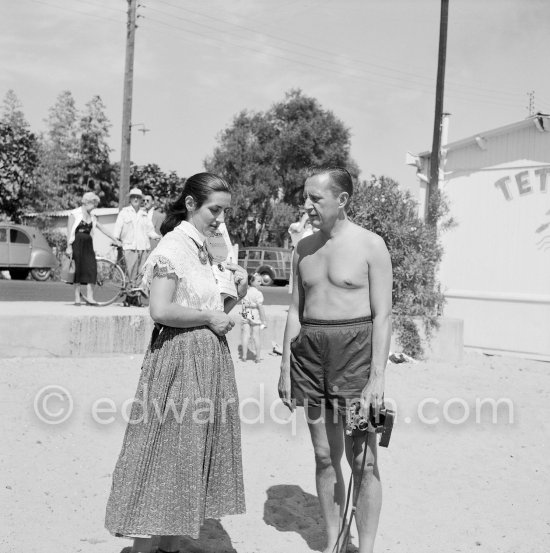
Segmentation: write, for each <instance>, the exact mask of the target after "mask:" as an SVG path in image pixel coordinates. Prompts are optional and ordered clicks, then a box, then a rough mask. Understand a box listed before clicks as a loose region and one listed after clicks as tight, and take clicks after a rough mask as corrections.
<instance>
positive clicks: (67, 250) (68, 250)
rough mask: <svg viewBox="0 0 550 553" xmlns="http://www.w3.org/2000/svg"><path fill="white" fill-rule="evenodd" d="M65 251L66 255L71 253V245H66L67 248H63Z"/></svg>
mask: <svg viewBox="0 0 550 553" xmlns="http://www.w3.org/2000/svg"><path fill="white" fill-rule="evenodd" d="M65 253H66V254H67V255H68V256H71V255H73V247H72V246H70V245H69V246H67V249H66V250H65Z"/></svg>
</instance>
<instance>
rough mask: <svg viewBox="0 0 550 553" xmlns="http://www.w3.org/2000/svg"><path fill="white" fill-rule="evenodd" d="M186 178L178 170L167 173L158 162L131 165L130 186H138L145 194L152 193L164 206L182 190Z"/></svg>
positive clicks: (161, 205)
mask: <svg viewBox="0 0 550 553" xmlns="http://www.w3.org/2000/svg"><path fill="white" fill-rule="evenodd" d="M184 184H185V178H181V177H179V176H178V174H177V173H176V171H170V172H169V173H165V172H164V171H163V170H162V169H161V168H160V167H159V166H158V165H157V164H156V163H149V164H147V165H139V166H138V165H134V164H132V165H131V167H130V188H132V187H134V186H137V187H138V188H140V189H141V191H142V192H143V193H144V194H152V195H153V196H155V198H156V199H157V202H158V203H159V204H160V207H161V208H163V207H164V205H165V203H166V202H169V201H172V200H174V199H175V198H176V196H177V195H178V194H179V193H180V192H181V190H182V188H183V185H184Z"/></svg>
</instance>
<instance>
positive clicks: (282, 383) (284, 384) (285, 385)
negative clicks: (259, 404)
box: [279, 361, 294, 412]
mask: <svg viewBox="0 0 550 553" xmlns="http://www.w3.org/2000/svg"><path fill="white" fill-rule="evenodd" d="M279 397H280V398H281V399H282V401H283V403H284V405H286V406H287V407H288V408H289V409H290V412H292V411H294V404H293V403H292V399H291V397H290V365H289V363H288V361H286V362H285V361H283V362H282V363H281V376H279Z"/></svg>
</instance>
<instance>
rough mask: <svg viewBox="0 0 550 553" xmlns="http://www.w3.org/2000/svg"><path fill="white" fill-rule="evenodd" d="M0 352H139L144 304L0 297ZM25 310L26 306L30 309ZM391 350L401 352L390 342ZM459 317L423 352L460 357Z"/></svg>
mask: <svg viewBox="0 0 550 553" xmlns="http://www.w3.org/2000/svg"><path fill="white" fill-rule="evenodd" d="M0 307H1V311H0V357H50V356H54V357H82V356H97V355H102V354H113V353H114V354H116V353H143V352H144V351H145V349H146V348H147V345H148V343H149V340H150V337H151V332H152V330H153V322H152V320H151V318H150V317H149V314H148V312H147V310H146V309H144V308H137V307H126V308H125V307H121V306H109V307H106V308H97V307H87V306H82V307H74V306H72V305H70V304H68V305H66V304H60V303H56V302H2V303H1V304H0ZM29 310H32V312H30V311H29ZM286 314H287V307H283V306H266V315H267V321H268V328H267V329H265V330H263V331H262V333H261V337H262V351H263V352H264V355H266V354H267V353H268V352H271V351H272V349H273V345H272V343H273V342H276V343H278V344H279V345H282V342H283V335H284V328H285V324H286ZM232 316H233V318H234V320H235V322H236V323H237V324H236V326H235V328H234V329H233V331H232V332H230V333H229V334H228V335H227V339H228V342H229V345H230V347H231V350H232V351H233V352H235V353H236V352H237V347H238V345H239V344H240V319H241V317H240V314H239V312H238V310H234V311H233V313H232ZM392 351H401V349H400V347H399V344H397V343H396V342H395V341H394V342H393V346H392ZM462 352H463V347H462V321H460V320H452V319H443V320H442V322H441V328H440V330H439V331H438V332H437V333H436V334H435V336H434V338H433V340H432V343H431V346H430V347H429V348H428V351H427V356H428V358H429V359H433V360H446V361H460V359H461V358H462Z"/></svg>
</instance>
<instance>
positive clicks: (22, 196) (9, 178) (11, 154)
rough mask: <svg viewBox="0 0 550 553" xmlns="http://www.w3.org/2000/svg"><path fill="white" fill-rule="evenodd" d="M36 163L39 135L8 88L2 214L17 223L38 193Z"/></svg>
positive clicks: (0, 149) (2, 127) (1, 156)
mask: <svg viewBox="0 0 550 553" xmlns="http://www.w3.org/2000/svg"><path fill="white" fill-rule="evenodd" d="M37 165H38V141H37V138H36V136H35V135H34V134H33V133H32V132H30V130H29V124H28V123H27V121H26V120H25V117H24V115H23V112H22V110H21V103H20V102H19V100H18V99H17V96H16V95H15V93H14V92H13V90H9V91H8V93H7V94H6V97H5V99H4V103H3V110H2V119H1V120H0V213H1V214H2V215H4V216H5V217H7V218H9V219H12V220H13V221H15V222H19V221H20V220H21V216H22V214H23V212H24V211H25V209H27V208H28V207H29V205H30V200H31V198H32V197H33V196H34V194H35V192H36V188H35V170H36V167H37Z"/></svg>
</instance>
